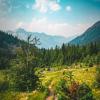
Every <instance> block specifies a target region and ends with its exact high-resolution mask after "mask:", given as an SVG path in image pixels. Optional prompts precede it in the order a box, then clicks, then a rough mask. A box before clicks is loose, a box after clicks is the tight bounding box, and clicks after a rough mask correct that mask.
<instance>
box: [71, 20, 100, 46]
mask: <svg viewBox="0 0 100 100" xmlns="http://www.w3.org/2000/svg"><path fill="white" fill-rule="evenodd" d="M90 42H98V43H99V42H100V21H98V22H96V23H95V24H94V25H93V26H91V27H90V28H89V29H87V30H86V31H85V32H84V33H83V34H82V35H81V36H78V37H77V38H75V39H73V40H72V41H71V42H70V44H80V45H83V44H88V43H90Z"/></svg>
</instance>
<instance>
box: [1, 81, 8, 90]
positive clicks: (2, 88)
mask: <svg viewBox="0 0 100 100" xmlns="http://www.w3.org/2000/svg"><path fill="white" fill-rule="evenodd" d="M8 88H9V82H8V81H1V82H0V92H5V91H7V90H8Z"/></svg>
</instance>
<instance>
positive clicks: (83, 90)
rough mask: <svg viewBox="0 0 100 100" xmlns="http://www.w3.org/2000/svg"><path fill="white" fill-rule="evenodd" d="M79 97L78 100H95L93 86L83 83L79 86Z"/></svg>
mask: <svg viewBox="0 0 100 100" xmlns="http://www.w3.org/2000/svg"><path fill="white" fill-rule="evenodd" d="M77 99H78V100H93V94H92V90H91V88H90V87H89V86H88V85H87V84H85V83H83V84H81V85H80V86H79V88H78V90H77Z"/></svg>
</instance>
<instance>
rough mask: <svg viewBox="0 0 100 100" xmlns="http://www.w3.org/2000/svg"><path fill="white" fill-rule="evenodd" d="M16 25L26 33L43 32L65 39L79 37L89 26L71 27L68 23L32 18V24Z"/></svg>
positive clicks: (78, 25)
mask: <svg viewBox="0 0 100 100" xmlns="http://www.w3.org/2000/svg"><path fill="white" fill-rule="evenodd" d="M18 25H19V26H21V27H22V28H24V29H26V30H27V31H32V32H44V33H47V34H49V35H61V36H65V37H70V36H73V35H76V34H77V35H79V34H81V33H83V32H84V31H85V30H86V29H87V28H88V27H89V26H90V24H76V25H75V24H73V25H71V24H69V23H56V22H50V21H48V19H47V18H41V19H37V18H33V20H32V22H30V23H22V22H19V24H17V26H18Z"/></svg>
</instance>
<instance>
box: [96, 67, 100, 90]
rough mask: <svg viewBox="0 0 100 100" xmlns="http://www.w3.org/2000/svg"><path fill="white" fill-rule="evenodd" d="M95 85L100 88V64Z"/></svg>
mask: <svg viewBox="0 0 100 100" xmlns="http://www.w3.org/2000/svg"><path fill="white" fill-rule="evenodd" d="M95 87H96V88H100V67H99V66H98V67H97V68H96V81H95Z"/></svg>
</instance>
